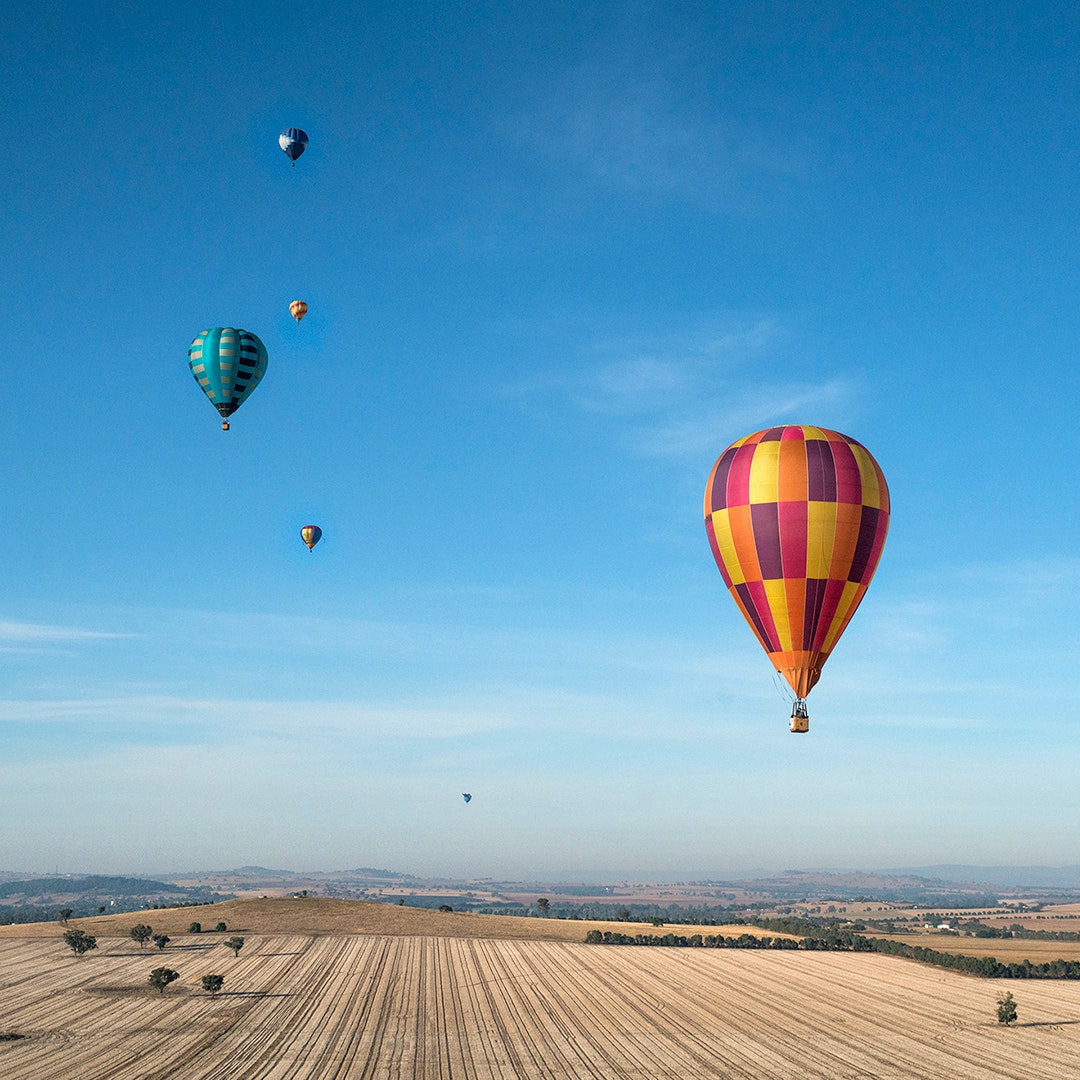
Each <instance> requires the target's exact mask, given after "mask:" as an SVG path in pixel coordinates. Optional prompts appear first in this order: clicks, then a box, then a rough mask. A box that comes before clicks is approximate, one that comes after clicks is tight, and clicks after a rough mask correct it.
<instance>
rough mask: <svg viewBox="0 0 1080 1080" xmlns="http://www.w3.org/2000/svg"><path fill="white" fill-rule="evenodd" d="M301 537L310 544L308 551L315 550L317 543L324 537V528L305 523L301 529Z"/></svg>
mask: <svg viewBox="0 0 1080 1080" xmlns="http://www.w3.org/2000/svg"><path fill="white" fill-rule="evenodd" d="M300 539H301V540H303V541H304V543H305V544H307V546H308V551H314V550H315V545H316V544H317V543H318V542H319V541H320V540H321V539H322V529H320V528H319V526H318V525H305V526H304V527H303V528H302V529H301V530H300Z"/></svg>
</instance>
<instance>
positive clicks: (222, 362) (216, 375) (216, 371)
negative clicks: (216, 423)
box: [188, 326, 267, 431]
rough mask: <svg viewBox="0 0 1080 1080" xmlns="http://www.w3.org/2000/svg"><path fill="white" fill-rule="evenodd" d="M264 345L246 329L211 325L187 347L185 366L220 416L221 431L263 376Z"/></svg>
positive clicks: (264, 367) (227, 426)
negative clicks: (186, 365) (186, 363)
mask: <svg viewBox="0 0 1080 1080" xmlns="http://www.w3.org/2000/svg"><path fill="white" fill-rule="evenodd" d="M266 364H267V356H266V346H265V345H264V344H263V343H262V342H261V341H260V340H259V339H258V338H257V337H256V336H255V335H254V334H253V333H251V332H250V331H249V330H234V329H233V328H232V327H231V326H215V327H212V328H211V329H210V330H204V331H203V332H202V333H201V334H199V336H198V337H197V338H196V339H195V340H194V341H193V342H192V343H191V345H190V347H189V348H188V367H189V368H191V374H192V375H194V376H195V381H196V382H197V383H198V384H199V386H201V387H202V390H203V393H204V394H206V396H207V397H208V398H209V399H210V402H211V404H212V405H213V406H214V408H215V409H217V411H218V412H219V413H221V419H222V424H221V430H222V431H228V430H229V419H228V418H229V417H230V416H232V414H233V413H234V412H236V410H237V409H239V408H240V406H241V405H242V404H243V403H244V401H245V400H246V399H247V397H248V395H249V394H250V393H251V391H252V390H254V389H255V387H256V386H258V385H259V380H260V379H261V378H262V377H263V375H264V374H265V373H266Z"/></svg>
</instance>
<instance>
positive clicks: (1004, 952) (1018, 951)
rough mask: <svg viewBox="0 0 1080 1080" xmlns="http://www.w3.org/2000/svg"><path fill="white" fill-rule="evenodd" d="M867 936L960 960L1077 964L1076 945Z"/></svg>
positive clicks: (1078, 946) (937, 936) (1078, 951)
mask: <svg viewBox="0 0 1080 1080" xmlns="http://www.w3.org/2000/svg"><path fill="white" fill-rule="evenodd" d="M867 936H872V937H887V938H889V939H890V940H892V941H906V942H907V943H908V944H909V945H918V946H921V947H922V948H924V949H936V950H937V951H938V952H947V953H961V954H962V955H964V956H993V957H994V958H995V959H997V960H1001V961H1002V962H1003V963H1007V964H1019V963H1021V962H1023V961H1024V960H1030V961H1031V962H1032V963H1033V964H1042V963H1045V962H1046V961H1047V960H1080V941H1033V940H1025V939H1024V938H977V937H954V936H953V935H952V934H880V933H877V934H876V933H872V932H869V931H868V932H867Z"/></svg>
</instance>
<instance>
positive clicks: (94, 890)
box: [0, 874, 188, 899]
mask: <svg viewBox="0 0 1080 1080" xmlns="http://www.w3.org/2000/svg"><path fill="white" fill-rule="evenodd" d="M187 891H188V890H186V889H181V888H180V887H179V886H177V885H170V884H168V883H166V882H164V881H153V880H152V879H150V878H133V877H108V876H105V875H103V874H87V875H86V876H77V875H71V876H70V877H69V876H67V875H65V876H64V877H40V878H28V879H26V880H23V881H5V882H3V883H2V884H0V898H2V899H8V898H10V897H13V896H41V895H46V896H54V895H57V894H60V895H63V896H68V895H72V894H76V895H80V896H85V895H94V896H99V895H102V894H105V895H110V896H115V895H117V894H119V895H122V896H158V895H160V894H162V893H171V894H176V893H185V892H187Z"/></svg>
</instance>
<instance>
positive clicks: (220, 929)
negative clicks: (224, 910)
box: [214, 922, 229, 934]
mask: <svg viewBox="0 0 1080 1080" xmlns="http://www.w3.org/2000/svg"><path fill="white" fill-rule="evenodd" d="M214 929H215V930H216V931H217V932H218V933H219V934H224V933H225V931H226V930H228V929H229V928H228V927H227V926H226V925H225V924H224V923H223V922H219V923H218V924H217V926H215V927H214Z"/></svg>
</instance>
